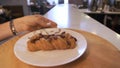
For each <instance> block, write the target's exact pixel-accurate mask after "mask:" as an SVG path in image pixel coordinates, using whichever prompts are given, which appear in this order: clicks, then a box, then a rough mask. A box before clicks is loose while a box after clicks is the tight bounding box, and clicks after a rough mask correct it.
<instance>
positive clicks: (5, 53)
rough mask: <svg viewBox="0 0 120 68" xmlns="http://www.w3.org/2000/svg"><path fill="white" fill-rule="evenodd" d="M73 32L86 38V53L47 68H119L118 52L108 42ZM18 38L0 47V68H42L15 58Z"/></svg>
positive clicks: (88, 34)
mask: <svg viewBox="0 0 120 68" xmlns="http://www.w3.org/2000/svg"><path fill="white" fill-rule="evenodd" d="M74 31H77V32H79V33H81V34H82V35H83V36H84V37H85V38H86V40H87V43H88V45H87V50H86V52H85V53H84V54H83V55H82V56H81V57H80V58H78V59H77V60H75V61H73V62H71V63H68V64H65V65H61V66H57V67H49V68H120V51H118V50H117V48H115V47H114V46H113V45H112V44H111V43H110V42H108V41H107V40H104V39H103V38H101V37H98V36H96V35H93V34H91V33H88V32H85V31H81V30H74ZM20 37H21V36H16V37H14V38H12V39H11V40H9V41H7V42H5V43H4V44H2V45H0V68H44V67H36V66H31V65H28V64H25V63H23V62H22V61H20V60H18V59H17V58H16V56H15V55H14V52H13V48H14V44H15V42H16V41H17V40H18V39H19V38H20Z"/></svg>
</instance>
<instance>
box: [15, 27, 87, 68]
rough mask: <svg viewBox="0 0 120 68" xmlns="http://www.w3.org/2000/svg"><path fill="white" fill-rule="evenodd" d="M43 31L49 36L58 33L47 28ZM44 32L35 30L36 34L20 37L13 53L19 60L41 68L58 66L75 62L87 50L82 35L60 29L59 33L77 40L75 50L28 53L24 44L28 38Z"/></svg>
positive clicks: (55, 29) (54, 29) (53, 29)
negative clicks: (62, 32) (67, 34)
mask: <svg viewBox="0 0 120 68" xmlns="http://www.w3.org/2000/svg"><path fill="white" fill-rule="evenodd" d="M44 30H46V31H47V32H48V33H49V34H50V33H54V32H56V31H58V29H57V28H49V29H44ZM44 30H37V31H36V32H31V33H29V34H27V35H25V36H23V37H21V38H20V39H19V40H18V41H17V42H16V44H15V46H14V53H15V56H16V57H17V58H18V59H19V60H21V61H23V62H24V63H27V64H30V65H34V66H43V67H50V66H58V65H63V64H66V63H69V62H72V61H74V60H76V59H77V58H79V57H80V56H81V55H82V54H83V53H84V52H85V50H86V48H87V42H86V39H85V38H84V36H83V35H81V34H80V33H77V32H75V31H72V30H67V29H61V31H65V32H67V33H70V34H71V35H72V36H74V37H75V38H76V39H77V47H76V48H74V49H67V50H52V51H37V52H30V51H28V49H27V43H26V42H27V41H28V38H29V37H31V36H33V35H34V33H40V32H42V33H45V31H44Z"/></svg>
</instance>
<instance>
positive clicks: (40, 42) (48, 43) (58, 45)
mask: <svg viewBox="0 0 120 68" xmlns="http://www.w3.org/2000/svg"><path fill="white" fill-rule="evenodd" d="M59 31H60V30H59ZM76 41H77V39H76V38H74V37H73V36H71V35H70V34H69V33H66V32H62V33H60V32H55V33H54V34H47V35H44V34H42V33H39V34H36V35H34V36H32V37H31V38H30V39H29V40H28V41H27V48H28V50H29V51H32V52H34V51H39V50H44V51H49V50H65V49H73V48H75V47H76Z"/></svg>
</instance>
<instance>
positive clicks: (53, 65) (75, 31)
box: [14, 28, 87, 67]
mask: <svg viewBox="0 0 120 68" xmlns="http://www.w3.org/2000/svg"><path fill="white" fill-rule="evenodd" d="M46 29H48V30H49V29H52V30H54V29H61V30H63V31H72V32H76V31H73V30H69V29H64V28H46ZM40 30H41V29H40ZM36 31H37V30H36ZM38 31H39V30H38ZM33 32H34V31H32V32H30V33H33ZM30 33H28V34H30ZM76 33H78V32H76ZM28 34H26V35H24V36H22V37H21V38H19V39H18V40H17V41H16V43H17V42H18V41H19V40H20V39H22V38H24V37H25V36H27V35H28ZM79 34H80V35H81V36H82V37H83V39H84V42H86V43H85V46H84V47H85V48H84V50H83V51H82V53H81V54H79V55H78V56H76V57H75V58H74V59H73V58H72V60H69V61H67V62H64V63H61V64H55V65H38V64H32V63H29V62H27V61H24V60H23V59H21V58H20V57H18V56H17V53H16V51H15V46H16V43H15V44H14V54H15V56H16V57H17V58H18V59H19V60H20V61H22V62H24V63H26V64H29V65H33V66H41V67H53V66H59V65H63V64H67V63H70V62H72V61H75V60H76V59H78V58H79V57H81V56H82V55H83V54H84V53H85V51H86V49H87V40H86V38H85V37H84V36H83V35H82V34H81V33H79Z"/></svg>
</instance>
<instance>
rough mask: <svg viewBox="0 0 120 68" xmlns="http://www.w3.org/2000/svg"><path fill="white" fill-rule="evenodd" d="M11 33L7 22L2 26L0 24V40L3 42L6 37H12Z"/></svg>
mask: <svg viewBox="0 0 120 68" xmlns="http://www.w3.org/2000/svg"><path fill="white" fill-rule="evenodd" d="M12 35H13V34H12V32H11V30H10V27H9V22H6V23H4V24H0V40H3V39H5V38H7V37H10V36H12Z"/></svg>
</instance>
